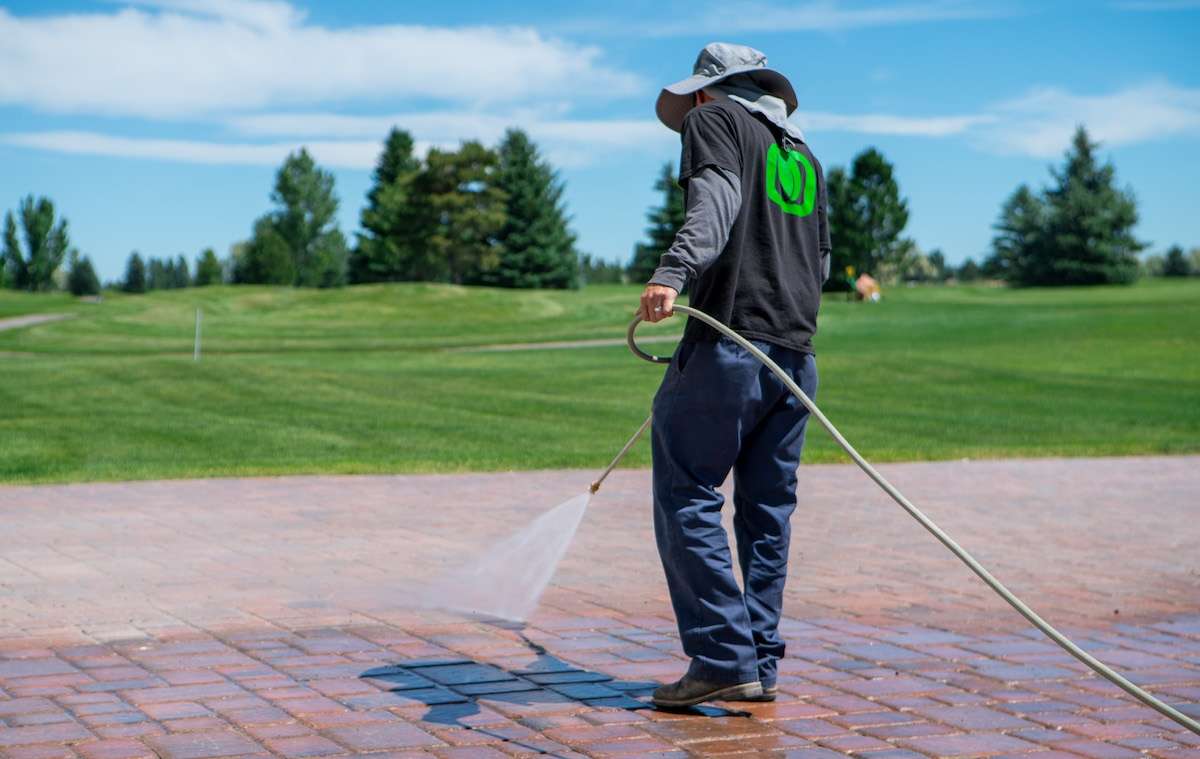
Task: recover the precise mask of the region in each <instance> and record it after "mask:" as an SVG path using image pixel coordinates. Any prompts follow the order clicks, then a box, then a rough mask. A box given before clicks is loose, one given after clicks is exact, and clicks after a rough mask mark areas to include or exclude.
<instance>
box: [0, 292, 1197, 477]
mask: <svg viewBox="0 0 1200 759" xmlns="http://www.w3.org/2000/svg"><path fill="white" fill-rule="evenodd" d="M638 292H639V289H638V288H636V287H620V286H593V287H589V288H587V289H585V290H583V291H581V292H573V293H572V292H567V293H563V292H513V291H500V290H487V289H473V288H460V287H450V286H432V285H411V284H405V285H386V286H363V287H353V288H347V289H345V290H339V291H301V290H290V289H273V288H249V287H240V288H233V287H218V288H204V289H195V290H185V291H175V292H158V293H153V294H150V295H146V296H122V295H108V296H106V298H105V300H104V302H103V303H100V304H90V303H76V302H73V301H71V300H69V299H67V298H64V297H63V296H32V295H23V294H18V293H7V292H6V293H4V294H3V295H0V316H7V315H14V314H24V313H44V312H55V311H64V310H65V311H71V312H73V313H75V314H76V315H75V317H74V318H72V319H69V320H65V321H61V322H55V323H51V324H43V325H39V326H34V327H28V328H23V329H19V330H14V331H10V332H0V481H6V482H59V481H79V480H112V479H145V478H170V477H192V476H217V475H250V474H287V473H302V472H304V473H317V472H320V473H367V472H430V471H462V470H502V469H530V468H554V467H585V468H597V469H599V468H601V467H603V466H604V465H605V464H606V463H607V462H608V460H609V459H610V458H611V456H612V455H613V453H614V452H615V451H616V449H617V448H618V447H619V446H620V445H621V444H622V443H623V442H624V441H625V439H626V438H627V437H628V435H629V434H631V433H632V432H633V430H634V429H635V428H636V427H637V425H638V424H639V423H640V422H641V420H642V419H643V418H645V415H646V413H647V412H648V409H649V404H650V399H651V397H652V396H653V393H654V390H655V388H656V387H657V384H658V381H659V379H660V378H661V376H662V371H663V370H662V367H656V366H652V365H650V364H646V363H643V362H641V361H638V360H637V359H635V358H634V357H633V356H632V355H631V354H629V352H628V351H627V350H626V349H625V348H624V347H620V346H610V347H589V348H581V349H570V350H516V351H503V352H499V351H491V352H487V351H472V350H469V349H468V348H469V347H470V346H486V345H494V344H505V343H527V342H545V341H562V340H587V339H593V338H613V337H620V336H621V335H622V334H623V332H624V327H625V325H626V324H627V323H628V319H629V316H630V314H631V313H632V310H633V308H634V304H635V303H636V298H637V294H638ZM197 307H200V308H202V309H203V312H204V322H203V332H204V342H203V348H204V353H203V359H202V360H201V361H200V362H199V363H194V362H193V361H192V355H191V351H192V331H193V324H194V314H195V309H196V308H197ZM680 328H681V323H680V321H679V320H670V321H669V322H668V323H667V324H666V325H663V326H656V327H649V326H647V327H643V328H642V331H641V332H640V333H639V334H646V335H651V334H676V333H678V331H679V329H680ZM656 347H657V350H658V351H659V352H666V351H668V350H669V349H670V346H669V345H658V346H656ZM1198 348H1200V281H1195V280H1193V281H1184V282H1161V281H1156V282H1147V283H1142V284H1139V285H1137V286H1134V287H1129V288H1090V289H1069V290H1020V291H1013V290H1004V289H996V288H984V287H978V288H976V287H920V288H910V289H904V288H897V289H893V290H890V291H889V292H888V293H887V298H886V299H885V301H884V302H882V303H879V304H874V305H864V304H856V303H848V302H846V301H844V300H842V299H841V297H840V296H830V297H828V298H827V299H826V301H825V303H824V305H823V306H822V314H821V334H820V335H819V336H818V339H817V351H818V365H819V367H820V373H821V389H820V391H819V393H818V398H817V400H818V402H819V403H820V404H821V406H822V408H823V409H824V410H825V411H826V413H827V414H828V415H829V416H830V417H831V418H832V419H833V421H834V422H835V423H836V424H838V425H839V426H840V427H841V429H842V431H843V432H844V433H845V434H846V435H847V436H848V437H849V438H850V439H851V440H852V441H853V442H854V443H855V444H856V445H857V446H858V447H859V449H860V450H861V451H862V452H863V453H864V454H865V455H866V456H867V457H868V458H870V459H872V460H875V461H909V460H924V459H948V458H961V457H970V458H993V457H1010V456H1057V455H1063V456H1084V455H1125V454H1155V453H1190V452H1196V451H1200V351H1198V350H1197V349H1198ZM448 349H450V350H448ZM808 440H809V442H808V446H807V448H806V451H805V460H806V461H809V462H816V461H821V462H829V461H840V460H843V456H842V454H841V453H840V451H839V450H837V449H836V448H835V447H834V446H833V444H832V442H831V441H830V440H829V439H828V437H827V436H826V435H825V434H824V433H823V432H822V431H821V430H820V429H819V428H817V427H816V426H815V425H814V426H813V427H811V428H810V432H809V438H808ZM648 464H649V451H648V446H646V445H645V444H644V443H643V444H641V445H639V446H638V447H637V448H635V449H634V451H633V452H632V453H631V454H630V456H629V458H628V459H627V460H626V465H629V466H646V465H648Z"/></svg>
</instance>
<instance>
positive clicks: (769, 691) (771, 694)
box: [730, 688, 779, 702]
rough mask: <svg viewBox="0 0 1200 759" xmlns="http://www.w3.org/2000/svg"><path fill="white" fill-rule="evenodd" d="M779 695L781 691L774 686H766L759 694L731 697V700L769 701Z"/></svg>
mask: <svg viewBox="0 0 1200 759" xmlns="http://www.w3.org/2000/svg"><path fill="white" fill-rule="evenodd" d="M778 695H779V691H777V690H775V689H774V688H764V689H763V692H762V693H760V694H758V695H757V696H744V697H742V698H736V699H730V700H731V701H762V702H769V701H774V700H775V698H776V697H777V696H778Z"/></svg>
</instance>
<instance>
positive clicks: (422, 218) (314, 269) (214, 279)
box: [0, 127, 1200, 295]
mask: <svg viewBox="0 0 1200 759" xmlns="http://www.w3.org/2000/svg"><path fill="white" fill-rule="evenodd" d="M1097 147H1098V146H1097V144H1096V143H1094V142H1092V141H1091V139H1090V138H1089V137H1088V135H1087V132H1086V131H1085V130H1084V128H1083V127H1080V128H1079V129H1078V131H1077V132H1076V134H1075V136H1074V139H1073V141H1072V145H1071V148H1070V149H1069V150H1068V151H1067V153H1066V156H1065V158H1064V162H1063V165H1062V166H1061V167H1060V168H1056V169H1052V170H1051V178H1052V183H1051V184H1050V185H1049V186H1048V187H1046V188H1043V189H1041V190H1034V189H1031V188H1030V187H1029V186H1028V185H1025V184H1022V185H1021V186H1019V187H1018V188H1017V189H1016V190H1015V191H1014V192H1013V193H1012V195H1011V196H1010V197H1009V198H1008V199H1007V200H1006V201H1005V203H1004V204H1003V206H1002V207H1001V209H1000V214H999V218H998V220H997V221H996V223H995V225H994V229H995V230H996V235H995V237H994V238H993V240H992V245H991V251H990V253H989V255H987V256H986V257H985V258H984V259H983V261H982V262H981V263H978V264H977V263H976V262H975V261H974V260H973V259H972V258H967V259H966V260H965V261H964V262H963V263H962V264H961V265H959V266H957V267H955V266H951V265H949V264H948V263H947V262H946V257H945V255H944V254H943V253H942V252H941V251H940V250H937V249H934V250H931V251H929V252H924V251H922V250H920V248H919V247H918V246H917V245H916V243H915V242H914V241H913V240H912V239H911V238H910V237H906V236H905V235H904V230H905V228H906V226H907V224H908V217H909V211H908V202H907V200H906V199H905V198H904V197H903V195H902V194H901V192H900V186H899V181H898V179H897V174H896V170H895V167H894V166H893V165H892V163H891V162H890V161H888V160H887V158H886V157H885V156H884V155H883V153H881V152H880V151H879V150H877V149H875V148H873V147H872V148H867V149H865V150H863V151H862V152H860V153H859V154H858V155H856V156H855V157H854V159H853V160H852V161H851V162H850V164H849V166H847V167H833V168H831V169H830V170H829V172H828V173H827V175H826V185H827V194H828V198H829V225H830V232H831V237H832V243H833V261H832V266H831V270H832V276H831V277H830V280H829V282H828V283H827V284H826V288H827V289H830V290H847V289H851V288H853V282H854V278H855V276H856V275H857V274H859V273H864V272H866V273H871V274H873V275H874V276H875V277H876V278H877V279H880V280H882V281H884V282H898V281H909V282H939V281H946V280H948V279H950V278H955V279H958V280H961V281H971V280H977V279H990V280H1000V281H1004V282H1007V283H1009V284H1011V285H1015V286H1053V285H1087V284H1104V283H1128V282H1132V281H1133V280H1134V279H1136V278H1137V277H1138V276H1139V274H1148V275H1151V276H1189V275H1200V249H1196V250H1193V251H1191V253H1190V254H1186V253H1184V251H1183V249H1182V248H1180V247H1178V246H1174V247H1172V248H1171V249H1169V250H1168V251H1167V252H1166V254H1165V255H1163V256H1151V257H1148V258H1146V259H1145V260H1139V257H1138V254H1139V253H1140V252H1141V251H1142V250H1144V249H1145V248H1146V247H1147V246H1146V243H1144V242H1142V241H1140V240H1138V239H1136V238H1135V237H1134V236H1133V232H1132V230H1133V227H1134V225H1135V224H1136V223H1137V219H1138V215H1137V206H1136V201H1135V198H1134V196H1133V193H1132V191H1131V190H1129V189H1122V188H1119V187H1117V186H1116V171H1115V168H1114V167H1113V166H1112V164H1111V163H1106V162H1101V161H1100V160H1099V158H1098V157H1097V155H1096V149H1097ZM654 187H655V189H656V190H657V191H658V192H659V193H660V194H661V201H660V202H659V203H657V204H655V205H654V206H652V207H651V208H650V209H649V210H648V212H647V227H646V231H645V239H644V240H643V241H641V242H638V243H637V244H636V245H635V246H634V250H633V255H632V257H631V258H630V260H629V262H628V263H627V264H625V265H621V264H617V263H613V262H608V261H603V260H598V259H595V258H593V257H591V256H587V255H580V254H579V252H578V251H577V250H576V247H575V236H574V234H573V233H572V232H571V230H570V227H569V217H568V215H567V212H566V209H565V204H564V202H563V192H564V183H563V181H562V179H561V178H560V177H559V175H558V172H557V171H556V170H555V169H554V168H553V167H552V166H551V165H550V164H549V162H547V161H546V160H545V159H544V158H542V156H541V154H540V151H539V150H538V148H537V146H536V145H535V144H534V143H533V141H532V140H530V138H529V136H528V135H527V134H525V133H524V132H523V131H521V130H519V129H510V130H509V131H507V132H506V133H505V135H504V137H503V138H502V139H501V141H500V142H499V144H498V145H497V146H496V147H494V148H489V147H487V146H485V145H483V144H482V143H480V142H477V141H468V142H464V143H462V144H461V145H460V146H459V147H458V148H457V149H455V150H446V149H440V148H432V149H430V150H429V151H427V153H426V154H425V156H424V157H423V158H422V157H418V156H417V155H416V152H415V145H414V141H413V138H412V135H411V134H409V133H408V132H406V131H404V130H402V129H398V128H396V129H392V130H391V132H390V133H389V134H388V136H387V139H386V140H385V141H384V144H383V149H382V151H381V153H380V155H379V158H378V161H377V163H376V166H375V170H374V172H373V174H372V185H371V188H370V190H369V192H368V193H367V197H366V204H365V206H364V207H363V209H362V211H361V214H360V226H361V228H362V231H361V232H358V233H356V235H355V240H354V243H353V245H352V244H351V243H350V241H348V240H347V238H346V236H345V235H344V234H343V233H342V231H341V230H340V229H339V227H338V223H337V219H336V215H337V210H338V206H339V199H338V197H337V194H336V192H335V186H334V177H333V175H332V174H331V173H330V172H328V171H326V170H324V169H322V168H321V167H319V166H318V165H317V163H316V162H315V161H314V160H313V158H312V156H311V155H310V154H309V153H308V151H307V150H306V149H304V148H301V149H300V150H299V151H296V152H295V153H292V154H290V155H288V156H287V158H286V159H285V160H284V162H283V164H282V165H281V166H280V167H279V169H278V171H277V172H276V175H275V182H274V186H273V188H272V192H271V194H270V199H271V202H272V204H273V207H272V209H271V210H269V211H268V212H267V213H265V214H263V215H262V216H260V217H259V218H258V219H256V220H255V222H254V223H253V225H252V229H251V235H250V237H249V239H247V240H245V241H243V242H239V243H236V244H234V245H233V246H232V248H231V254H230V257H229V259H228V260H226V261H224V262H222V261H221V260H220V259H218V258H217V256H216V254H215V252H214V251H213V250H212V249H211V248H209V249H205V250H204V251H202V252H201V254H200V256H199V257H198V258H197V259H196V262H195V268H194V273H193V271H192V270H191V269H190V267H189V264H188V261H187V260H186V259H185V258H184V257H183V256H182V255H180V256H176V257H174V258H170V257H168V258H163V259H158V258H153V257H151V258H143V257H142V256H141V254H140V253H138V252H136V251H135V252H133V253H132V254H131V255H130V257H129V259H128V261H127V262H126V269H125V274H124V277H123V279H122V280H121V282H119V283H116V286H118V287H120V288H121V289H123V290H125V291H126V292H130V293H143V292H147V291H150V290H159V289H171V288H179V287H191V286H205V285H211V284H219V283H222V282H231V283H234V284H242V283H245V284H273V285H289V286H296V287H338V286H341V285H344V284H347V283H350V284H358V283H370V282H393V281H422V282H448V283H454V284H466V285H491V286H498V287H521V288H538V287H541V288H574V287H578V286H580V285H582V284H585V283H601V282H620V281H632V282H637V283H641V282H645V281H646V280H648V279H649V278H650V276H651V274H652V273H653V271H654V268H655V267H656V266H657V265H658V260H659V257H660V256H661V255H662V253H663V252H664V251H666V250H667V248H669V247H670V245H671V243H672V241H673V240H674V236H675V233H676V231H677V230H678V229H679V228H680V227H681V226H682V224H683V221H684V216H685V211H684V193H683V190H682V189H681V187H680V185H679V183H678V179H677V177H676V175H675V173H674V169H673V165H672V164H670V163H667V164H666V165H664V166H663V167H662V169H661V170H660V172H659V174H658V176H657V178H656V180H655V184H654ZM64 262H65V264H66V266H65V271H64V266H63V265H64ZM0 285H6V286H8V287H12V288H16V289H21V290H33V291H37V290H51V289H59V288H65V289H68V290H70V291H71V292H72V293H75V294H76V295H92V294H97V293H99V292H100V290H101V285H100V282H99V279H98V278H97V276H96V272H95V269H94V267H93V265H92V262H91V260H90V258H89V257H87V256H85V255H80V253H79V251H78V249H76V248H75V247H73V246H72V245H71V241H70V236H69V232H68V223H67V220H66V219H65V218H56V214H55V209H54V205H53V203H52V202H51V201H50V200H49V199H47V198H36V199H35V198H34V197H33V196H29V197H26V198H23V199H22V200H21V201H20V203H19V205H18V208H17V210H16V213H15V214H14V213H13V212H11V211H9V212H7V213H6V214H5V219H4V239H3V251H2V261H0Z"/></svg>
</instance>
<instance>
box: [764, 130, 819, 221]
mask: <svg viewBox="0 0 1200 759" xmlns="http://www.w3.org/2000/svg"><path fill="white" fill-rule="evenodd" d="M801 165H803V166H804V176H801V175H800V167H801ZM801 196H803V198H801ZM767 197H768V198H770V199H771V202H772V203H774V204H775V205H777V206H779V207H780V208H781V209H783V212H784V213H790V214H792V215H793V216H808V215H809V214H810V213H812V211H813V207H814V206H815V205H816V198H817V173H816V172H815V171H813V165H812V161H810V160H808V156H806V155H804V154H803V153H800V152H798V151H795V150H788V151H787V152H786V153H785V152H784V151H782V150H780V149H779V146H778V145H775V144H772V145H771V147H770V148H769V149H768V150H767Z"/></svg>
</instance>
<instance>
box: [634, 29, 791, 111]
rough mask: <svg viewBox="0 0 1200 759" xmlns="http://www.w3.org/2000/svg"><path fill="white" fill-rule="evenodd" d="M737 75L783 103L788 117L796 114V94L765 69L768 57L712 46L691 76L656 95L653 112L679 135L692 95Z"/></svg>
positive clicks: (720, 44) (723, 45) (740, 47)
mask: <svg viewBox="0 0 1200 759" xmlns="http://www.w3.org/2000/svg"><path fill="white" fill-rule="evenodd" d="M738 74H745V75H746V76H747V77H749V79H750V80H751V81H752V82H753V83H754V84H755V85H756V86H757V87H758V88H759V89H761V90H762V91H763V92H765V93H767V94H768V95H774V96H775V97H777V98H779V99H780V100H782V101H783V102H784V103H785V104H786V105H787V112H788V115H789V116H790V115H791V114H792V112H793V111H795V110H796V105H797V101H796V91H795V90H794V89H792V83H791V82H789V81H788V79H787V77H786V76H784V75H783V74H781V73H779V72H778V71H776V70H775V69H772V68H767V56H765V55H763V54H762V53H761V52H759V51H758V50H755V49H754V48H752V47H747V46H746V45H732V44H729V43H727V42H711V43H709V44H707V45H705V46H704V49H703V50H701V51H700V55H698V56H697V57H696V63H695V65H694V66H692V75H691V76H689V77H688V78H687V79H681V80H680V81H678V82H675V83H674V84H669V85H667V86H666V87H663V90H662V92H660V93H659V94H658V102H657V103H656V104H655V106H654V111H655V113H657V114H658V119H659V121H661V122H662V123H664V124H666V125H667V126H668V127H669V128H671V129H672V130H674V131H676V132H678V131H680V130H681V129H682V128H683V117H684V116H685V115H686V114H687V112H688V110H690V109H691V107H692V95H693V94H694V93H695V92H697V91H698V90H702V89H704V88H705V87H708V86H709V85H713V84H717V83H718V82H721V81H724V80H725V79H728V78H729V77H731V76H737V75H738Z"/></svg>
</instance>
